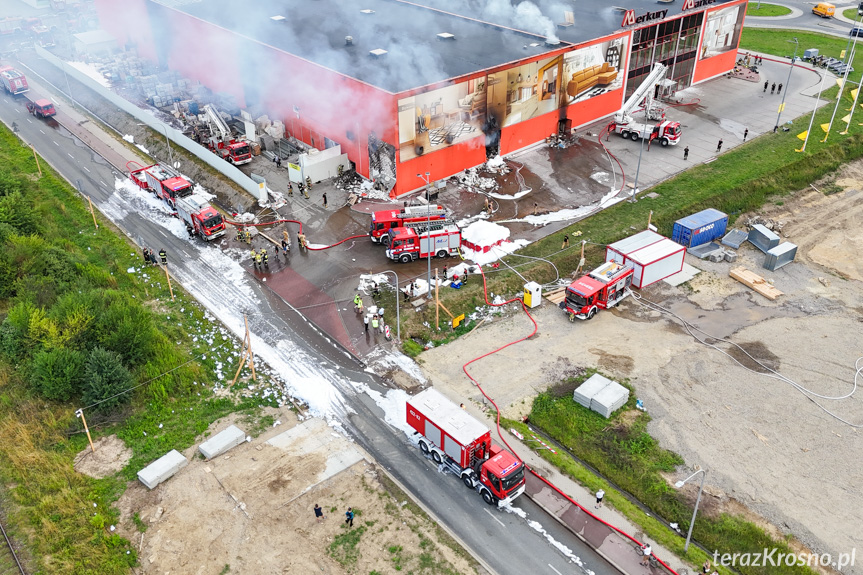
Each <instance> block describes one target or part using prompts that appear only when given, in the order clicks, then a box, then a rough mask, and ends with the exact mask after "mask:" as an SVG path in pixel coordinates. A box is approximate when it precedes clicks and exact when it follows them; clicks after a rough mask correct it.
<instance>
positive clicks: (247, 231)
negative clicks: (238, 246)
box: [246, 228, 252, 245]
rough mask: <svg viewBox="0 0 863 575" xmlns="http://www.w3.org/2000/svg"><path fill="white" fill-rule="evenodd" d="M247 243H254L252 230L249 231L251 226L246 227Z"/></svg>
mask: <svg viewBox="0 0 863 575" xmlns="http://www.w3.org/2000/svg"><path fill="white" fill-rule="evenodd" d="M246 243H247V244H249V245H252V232H250V231H249V228H246Z"/></svg>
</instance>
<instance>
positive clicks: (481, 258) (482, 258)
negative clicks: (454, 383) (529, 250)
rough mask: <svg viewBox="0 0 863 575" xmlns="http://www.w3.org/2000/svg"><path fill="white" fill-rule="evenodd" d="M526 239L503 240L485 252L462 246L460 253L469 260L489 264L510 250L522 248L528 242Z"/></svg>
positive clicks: (509, 252) (510, 251)
mask: <svg viewBox="0 0 863 575" xmlns="http://www.w3.org/2000/svg"><path fill="white" fill-rule="evenodd" d="M529 243H530V242H528V241H527V240H515V241H512V242H503V243H502V244H500V245H497V246H492V248H491V249H490V250H488V251H487V252H481V251H475V250H472V249H470V248H467V247H464V246H462V248H461V254H462V255H463V256H464V259H466V260H470V261H472V262H474V263H476V264H479V265H481V266H482V265H485V264H490V263H491V262H494V261H497V260H499V259H500V258H502V257H503V256H505V255H507V254H511V253H512V252H514V251H516V250H518V249H520V248H523V247H524V246H526V245H527V244H529Z"/></svg>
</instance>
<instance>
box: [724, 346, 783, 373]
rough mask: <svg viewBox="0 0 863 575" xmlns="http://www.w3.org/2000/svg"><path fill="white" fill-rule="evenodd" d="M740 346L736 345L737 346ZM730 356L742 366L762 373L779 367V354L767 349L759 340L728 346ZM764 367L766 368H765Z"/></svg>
mask: <svg viewBox="0 0 863 575" xmlns="http://www.w3.org/2000/svg"><path fill="white" fill-rule="evenodd" d="M738 345H739V346H740V347H737V346H738ZM728 353H729V354H731V357H733V358H734V359H736V360H737V361H739V362H740V363H742V364H743V367H745V368H747V369H752V370H755V371H758V372H762V373H769V372H768V370H769V369H772V370H774V371H777V370H778V369H779V367H780V366H779V356H778V355H776V354H775V353H773V352H771V351H770V350H769V349H767V346H766V345H764V344H763V343H762V342H760V341H749V342H740V343H738V344H737V345H732V346H729V347H728ZM765 367H766V368H767V369H765Z"/></svg>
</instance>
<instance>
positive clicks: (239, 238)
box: [237, 226, 243, 242]
mask: <svg viewBox="0 0 863 575" xmlns="http://www.w3.org/2000/svg"><path fill="white" fill-rule="evenodd" d="M237 241H238V242H241V241H243V228H241V227H240V226H237Z"/></svg>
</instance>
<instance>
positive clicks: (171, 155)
mask: <svg viewBox="0 0 863 575" xmlns="http://www.w3.org/2000/svg"><path fill="white" fill-rule="evenodd" d="M138 125H139V126H147V127H152V126H150V124H138ZM159 125H160V126H162V129H163V130H164V133H165V143H166V144H167V145H168V161H169V162H171V167H172V168H173V167H174V153H173V152H171V140H170V139H169V138H168V126H166V125H165V124H162V123H160V124H159Z"/></svg>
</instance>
